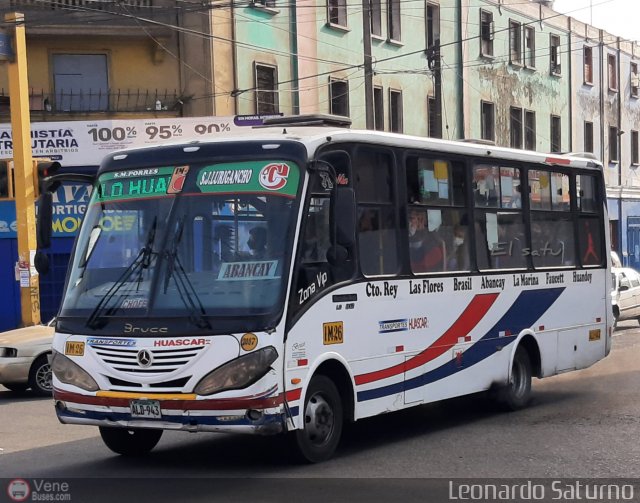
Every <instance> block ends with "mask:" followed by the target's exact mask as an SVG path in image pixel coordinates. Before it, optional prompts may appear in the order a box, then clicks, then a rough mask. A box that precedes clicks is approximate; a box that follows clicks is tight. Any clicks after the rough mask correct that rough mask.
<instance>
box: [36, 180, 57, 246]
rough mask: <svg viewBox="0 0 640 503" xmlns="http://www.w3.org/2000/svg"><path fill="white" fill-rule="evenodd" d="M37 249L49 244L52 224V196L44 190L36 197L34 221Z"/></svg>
mask: <svg viewBox="0 0 640 503" xmlns="http://www.w3.org/2000/svg"><path fill="white" fill-rule="evenodd" d="M36 224H37V225H36V237H37V240H38V249H40V248H49V247H50V246H51V227H52V225H53V196H52V195H51V192H48V191H45V192H43V193H42V194H40V197H38V219H37V222H36Z"/></svg>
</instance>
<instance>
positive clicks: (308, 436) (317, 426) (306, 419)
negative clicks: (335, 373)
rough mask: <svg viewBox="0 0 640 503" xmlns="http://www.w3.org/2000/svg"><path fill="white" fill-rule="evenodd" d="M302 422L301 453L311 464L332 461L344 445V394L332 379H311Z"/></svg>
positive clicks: (298, 437)
mask: <svg viewBox="0 0 640 503" xmlns="http://www.w3.org/2000/svg"><path fill="white" fill-rule="evenodd" d="M302 420H303V425H302V428H301V429H299V430H296V432H295V439H296V445H297V448H298V452H299V454H300V455H302V457H303V458H304V459H305V460H306V461H308V462H311V463H318V462H320V461H325V460H327V459H329V458H330V457H331V456H332V455H333V453H334V452H335V450H336V448H337V447H338V443H339V442H340V436H341V435H342V426H343V421H344V413H343V407H342V399H341V398H340V393H339V392H338V389H337V388H336V385H335V384H334V383H333V381H332V380H331V379H329V378H328V377H326V376H324V375H317V376H315V377H314V378H313V379H311V383H310V384H309V388H308V389H307V394H306V400H305V403H304V413H303V416H302Z"/></svg>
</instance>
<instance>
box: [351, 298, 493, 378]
mask: <svg viewBox="0 0 640 503" xmlns="http://www.w3.org/2000/svg"><path fill="white" fill-rule="evenodd" d="M497 298H498V294H497V293H485V294H480V295H476V296H475V297H474V298H473V300H472V301H471V302H470V303H469V305H468V306H467V307H466V309H465V310H464V311H463V312H462V314H461V315H460V316H459V317H458V319H457V320H456V321H455V322H454V323H453V325H451V327H450V328H449V329H448V330H447V331H446V332H445V333H444V334H443V335H441V336H440V337H439V338H438V339H437V340H436V341H435V342H434V343H433V344H432V345H431V346H429V347H428V348H427V349H425V350H424V351H422V352H421V353H418V354H417V355H416V356H414V357H413V358H411V359H410V360H407V361H406V362H403V363H399V364H398V365H394V366H393V367H388V368H386V369H382V370H376V371H374V372H369V373H367V374H360V375H358V376H355V379H354V380H355V383H356V384H357V385H360V384H367V383H370V382H374V381H379V380H380V379H386V378H387V377H392V376H395V375H398V374H401V373H403V372H406V371H407V370H412V369H415V368H417V367H419V366H421V365H424V364H425V363H427V362H429V361H431V360H433V359H435V358H437V357H438V356H440V355H441V354H443V353H444V352H445V351H448V350H449V349H451V348H452V347H453V346H455V345H456V344H457V343H458V337H464V336H466V335H467V334H468V333H469V332H471V330H473V328H474V327H475V326H476V325H477V324H478V322H479V321H480V320H481V319H482V318H483V317H484V315H485V314H486V313H487V311H488V310H489V308H490V307H491V306H492V305H493V303H494V302H495V300H496V299H497Z"/></svg>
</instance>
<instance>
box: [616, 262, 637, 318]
mask: <svg viewBox="0 0 640 503" xmlns="http://www.w3.org/2000/svg"><path fill="white" fill-rule="evenodd" d="M611 273H612V276H613V278H612V279H613V291H612V292H611V299H612V302H613V315H614V317H615V322H616V323H617V322H618V321H622V320H633V319H635V320H638V322H640V273H638V271H636V270H635V269H631V268H629V267H614V268H613V269H611Z"/></svg>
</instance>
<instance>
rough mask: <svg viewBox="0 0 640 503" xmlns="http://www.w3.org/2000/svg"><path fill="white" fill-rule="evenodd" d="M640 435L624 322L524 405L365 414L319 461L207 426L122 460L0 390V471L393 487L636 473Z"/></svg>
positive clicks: (632, 332) (629, 328) (457, 403)
mask: <svg viewBox="0 0 640 503" xmlns="http://www.w3.org/2000/svg"><path fill="white" fill-rule="evenodd" d="M639 436H640V326H638V324H637V323H636V322H624V323H622V324H621V326H620V327H619V328H618V330H617V331H616V332H615V335H614V345H613V350H612V352H611V354H610V355H609V357H608V358H606V359H604V360H602V361H600V362H598V363H597V364H596V365H594V366H593V367H591V368H589V369H585V370H582V371H578V372H571V373H567V374H563V375H559V376H556V377H553V378H548V379H544V380H539V381H538V380H536V381H535V382H534V400H533V402H532V404H531V406H530V407H529V408H527V409H525V410H522V411H518V412H513V413H503V412H500V411H498V410H497V409H496V408H495V407H494V406H493V404H492V403H491V402H490V401H489V400H488V399H487V397H485V396H484V395H475V396H471V397H464V398H459V399H454V400H448V401H445V402H441V403H437V404H430V405H426V406H421V407H418V408H414V409H411V410H408V411H403V412H400V413H395V414H388V415H385V416H379V417H375V418H370V419H367V420H364V421H361V422H358V423H357V424H355V425H353V426H351V427H350V428H349V429H348V430H347V432H346V435H345V437H346V438H345V439H344V441H343V445H342V446H341V449H340V450H339V452H338V454H337V456H336V457H335V458H334V459H332V460H330V461H328V462H325V463H322V464H318V465H299V464H295V463H294V462H293V461H292V460H291V459H290V458H289V456H287V455H286V449H284V448H283V446H284V443H283V439H282V438H280V437H248V436H240V435H223V434H214V433H198V434H187V433H179V432H165V434H164V436H163V438H162V440H161V441H160V443H159V445H158V447H156V449H155V450H154V451H153V453H152V454H151V455H150V456H148V457H146V458H144V459H124V458H121V457H119V456H116V455H114V454H112V453H111V452H110V451H109V450H107V449H106V447H104V446H103V444H102V442H101V440H100V438H99V436H98V434H97V429H96V428H93V427H82V426H70V425H61V424H59V423H58V421H57V419H56V417H55V414H54V411H53V405H52V401H51V400H49V399H35V398H31V397H29V395H28V394H15V393H12V392H10V391H6V390H4V389H0V448H2V449H3V450H2V454H0V477H5V478H7V477H22V478H29V477H30V478H37V477H42V478H65V477H66V478H69V477H73V478H78V477H101V478H109V477H113V478H119V477H127V478H136V477H139V478H143V479H148V478H156V479H159V478H166V479H167V480H169V479H175V478H182V477H203V478H207V479H211V478H237V477H240V478H243V479H244V478H247V477H257V478H273V479H289V478H303V479H324V480H330V479H336V478H337V479H352V480H363V479H368V480H372V479H373V478H376V479H377V478H384V479H387V480H388V481H389V483H390V484H391V487H393V484H392V483H391V480H392V479H394V478H445V479H450V478H481V477H498V478H502V477H527V478H531V477H554V478H557V477H582V478H585V477H640V464H639V463H638V460H640V442H639V441H638V438H639ZM236 485H237V484H236ZM374 486H375V485H374ZM246 487H249V486H246ZM369 487H371V486H369ZM385 487H389V485H388V484H387V486H385ZM403 487H406V485H405V486H403ZM416 490H417V489H416ZM638 495H640V492H638ZM0 501H1V499H0ZM327 501H331V499H328V500H327ZM305 503H307V502H305Z"/></svg>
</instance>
